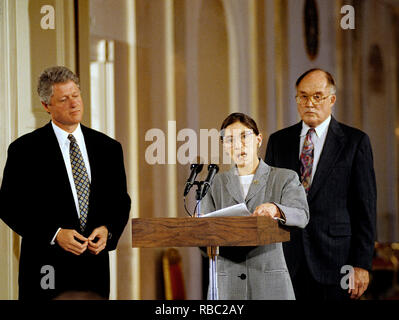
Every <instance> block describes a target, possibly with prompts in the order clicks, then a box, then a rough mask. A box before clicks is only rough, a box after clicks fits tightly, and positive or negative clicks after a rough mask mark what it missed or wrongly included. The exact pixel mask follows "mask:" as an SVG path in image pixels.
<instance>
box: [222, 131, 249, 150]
mask: <svg viewBox="0 0 399 320" xmlns="http://www.w3.org/2000/svg"><path fill="white" fill-rule="evenodd" d="M252 135H253V132H252V131H245V132H243V133H241V135H240V136H239V137H233V136H226V137H222V141H223V144H224V145H226V146H232V145H233V143H234V141H235V140H236V139H237V138H239V139H240V141H241V144H244V145H246V144H248V143H250V142H251V136H252Z"/></svg>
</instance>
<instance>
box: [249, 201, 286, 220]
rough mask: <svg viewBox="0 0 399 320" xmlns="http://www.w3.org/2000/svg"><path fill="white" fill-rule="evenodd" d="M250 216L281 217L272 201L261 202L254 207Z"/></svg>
mask: <svg viewBox="0 0 399 320" xmlns="http://www.w3.org/2000/svg"><path fill="white" fill-rule="evenodd" d="M252 216H266V217H271V218H274V217H276V218H281V214H280V210H279V208H278V207H277V206H276V205H275V204H274V203H269V202H268V203H263V204H261V205H260V206H258V207H256V209H255V211H254V213H253V214H252Z"/></svg>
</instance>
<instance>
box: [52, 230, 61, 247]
mask: <svg viewBox="0 0 399 320" xmlns="http://www.w3.org/2000/svg"><path fill="white" fill-rule="evenodd" d="M60 230H61V228H58V230H57V232H56V233H55V235H54V237H53V239H52V240H51V242H50V244H51V245H52V246H53V245H55V238H57V234H58V232H60Z"/></svg>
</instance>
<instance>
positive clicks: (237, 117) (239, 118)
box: [220, 112, 259, 140]
mask: <svg viewBox="0 0 399 320" xmlns="http://www.w3.org/2000/svg"><path fill="white" fill-rule="evenodd" d="M236 122H240V123H242V124H243V125H244V126H246V127H247V128H249V129H252V131H253V132H254V133H255V134H256V135H257V136H258V135H259V130H258V126H257V125H256V122H255V120H254V119H252V118H251V117H250V116H247V115H246V114H244V113H240V112H234V113H232V114H230V115H229V116H228V117H227V118H226V119H224V121H223V123H222V126H221V127H220V139H221V140H223V132H224V129H226V128H227V127H228V126H229V125H231V124H233V123H236Z"/></svg>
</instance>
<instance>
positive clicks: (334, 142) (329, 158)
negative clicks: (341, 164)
mask: <svg viewBox="0 0 399 320" xmlns="http://www.w3.org/2000/svg"><path fill="white" fill-rule="evenodd" d="M345 142H346V138H345V135H344V133H343V131H342V129H341V127H340V125H339V123H338V122H337V121H336V120H335V119H334V118H333V117H331V122H330V125H329V128H328V132H327V137H326V141H325V142H324V146H323V151H322V152H321V155H320V159H319V163H318V165H317V168H316V172H315V175H314V177H313V182H312V185H311V187H310V190H309V194H308V201H310V200H311V199H312V198H313V197H314V196H315V194H316V193H317V191H318V190H319V188H320V187H321V186H322V185H323V184H324V183H325V181H326V179H327V178H328V176H329V174H330V172H331V170H332V167H333V165H334V163H335V162H336V161H337V159H338V157H339V155H340V153H341V152H342V150H343V148H344V145H345Z"/></svg>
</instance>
